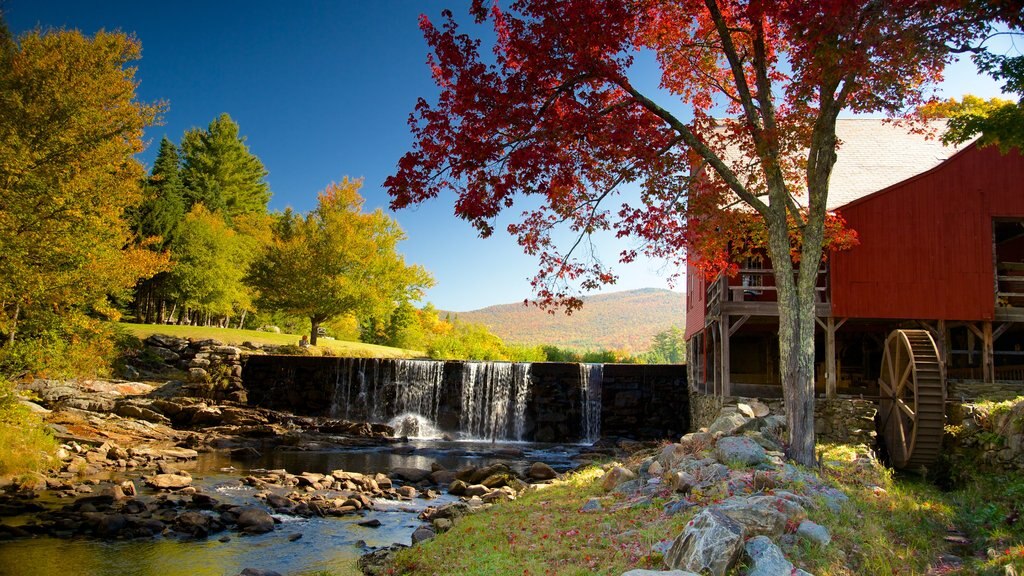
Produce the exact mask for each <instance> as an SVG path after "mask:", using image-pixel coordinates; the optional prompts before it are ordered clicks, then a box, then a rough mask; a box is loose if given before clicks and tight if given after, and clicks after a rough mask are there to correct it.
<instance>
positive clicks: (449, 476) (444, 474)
mask: <svg viewBox="0 0 1024 576" xmlns="http://www.w3.org/2000/svg"><path fill="white" fill-rule="evenodd" d="M455 474H456V472H455V470H436V471H434V472H431V473H430V481H431V482H433V483H434V484H442V485H450V484H451V483H452V482H456V480H455Z"/></svg>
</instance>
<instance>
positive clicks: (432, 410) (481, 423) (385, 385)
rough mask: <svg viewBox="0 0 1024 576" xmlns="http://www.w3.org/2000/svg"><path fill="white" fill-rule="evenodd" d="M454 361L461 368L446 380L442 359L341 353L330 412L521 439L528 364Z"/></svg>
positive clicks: (481, 436) (478, 435)
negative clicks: (346, 355)
mask: <svg viewBox="0 0 1024 576" xmlns="http://www.w3.org/2000/svg"><path fill="white" fill-rule="evenodd" d="M458 365H459V366H460V367H461V373H459V372H453V373H452V374H451V375H450V376H449V378H450V379H451V378H454V380H449V383H448V385H447V386H446V385H445V373H446V370H445V362H442V361H435V360H400V359H396V360H391V359H378V358H339V359H338V361H337V364H336V365H335V367H334V374H333V380H334V391H333V396H332V405H331V407H330V410H329V414H330V415H331V416H332V417H334V418H345V419H349V420H367V421H371V422H393V423H394V422H397V423H400V424H402V425H403V427H404V428H410V429H411V428H412V427H414V426H413V425H414V424H415V428H416V429H419V430H434V429H435V428H446V429H447V430H446V431H447V432H450V433H455V434H458V435H460V436H462V437H465V438H477V439H485V440H518V441H521V440H524V437H525V436H526V435H527V427H526V411H527V410H526V408H527V403H528V401H529V398H530V388H531V384H532V379H531V376H530V364H529V363H508V362H459V363H458ZM445 395H447V397H445ZM442 407H444V408H443V409H444V412H445V413H444V414H441V412H442ZM442 421H443V422H442ZM451 428H454V429H451ZM438 435H440V433H438Z"/></svg>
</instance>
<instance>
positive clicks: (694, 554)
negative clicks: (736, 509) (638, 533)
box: [665, 508, 745, 576]
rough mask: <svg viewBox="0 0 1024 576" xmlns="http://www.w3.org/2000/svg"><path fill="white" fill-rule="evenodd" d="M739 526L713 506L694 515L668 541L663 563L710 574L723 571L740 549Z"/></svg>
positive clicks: (721, 574) (722, 574)
mask: <svg viewBox="0 0 1024 576" xmlns="http://www.w3.org/2000/svg"><path fill="white" fill-rule="evenodd" d="M744 536H745V534H744V532H743V527H742V526H740V525H739V524H737V523H736V522H735V521H733V520H732V519H731V518H729V517H728V516H726V515H725V514H722V513H721V512H718V511H717V510H714V509H710V508H708V509H705V510H704V511H702V512H701V513H700V514H698V515H697V516H695V517H694V518H693V520H692V521H691V522H690V523H689V524H688V525H687V526H686V529H685V530H683V532H682V533H681V534H679V536H678V537H677V538H676V539H675V541H674V542H673V543H672V547H671V548H670V549H669V551H668V554H666V555H665V565H666V566H668V567H669V568H672V569H680V570H689V571H691V572H697V573H701V574H703V571H704V570H707V571H708V572H710V573H711V575H712V576H725V574H726V573H727V572H728V571H729V570H730V569H731V568H732V567H733V566H734V565H735V564H736V562H737V561H739V558H740V554H741V552H742V551H743V538H744Z"/></svg>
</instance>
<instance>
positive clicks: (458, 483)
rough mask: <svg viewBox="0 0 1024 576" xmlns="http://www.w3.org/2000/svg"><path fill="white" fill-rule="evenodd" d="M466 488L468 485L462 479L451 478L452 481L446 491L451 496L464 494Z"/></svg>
mask: <svg viewBox="0 0 1024 576" xmlns="http://www.w3.org/2000/svg"><path fill="white" fill-rule="evenodd" d="M466 488H468V486H467V485H466V483H465V482H463V481H462V480H452V483H451V484H449V485H448V493H449V494H451V495H452V496H465V495H466Z"/></svg>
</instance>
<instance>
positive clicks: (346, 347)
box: [121, 323, 424, 358]
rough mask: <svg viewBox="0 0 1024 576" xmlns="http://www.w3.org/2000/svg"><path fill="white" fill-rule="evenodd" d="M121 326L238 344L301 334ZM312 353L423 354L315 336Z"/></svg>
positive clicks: (289, 339) (276, 341)
mask: <svg viewBox="0 0 1024 576" xmlns="http://www.w3.org/2000/svg"><path fill="white" fill-rule="evenodd" d="M121 327H122V328H124V329H125V330H126V331H127V332H129V333H130V334H132V335H133V336H136V337H138V338H146V337H147V336H151V335H153V334H166V335H168V336H177V337H179V338H192V339H195V340H202V339H206V338H214V339H216V340H220V341H221V342H224V343H225V344H236V345H237V344H241V343H243V342H252V343H254V344H273V345H278V346H280V345H287V344H290V345H296V344H298V342H299V338H301V337H302V336H301V335H298V334H274V333H273V332H260V331H257V330H238V329H235V328H214V327H208V326H176V325H170V324H129V323H121ZM310 352H311V353H313V354H322V355H332V356H355V357H365V358H422V357H423V356H424V354H423V353H422V352H418V351H416V350H404V349H402V348H391V347H389V346H378V345H376V344H364V343H362V342H347V341H344V340H327V339H324V338H319V339H318V340H317V345H316V346H311V347H310Z"/></svg>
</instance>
